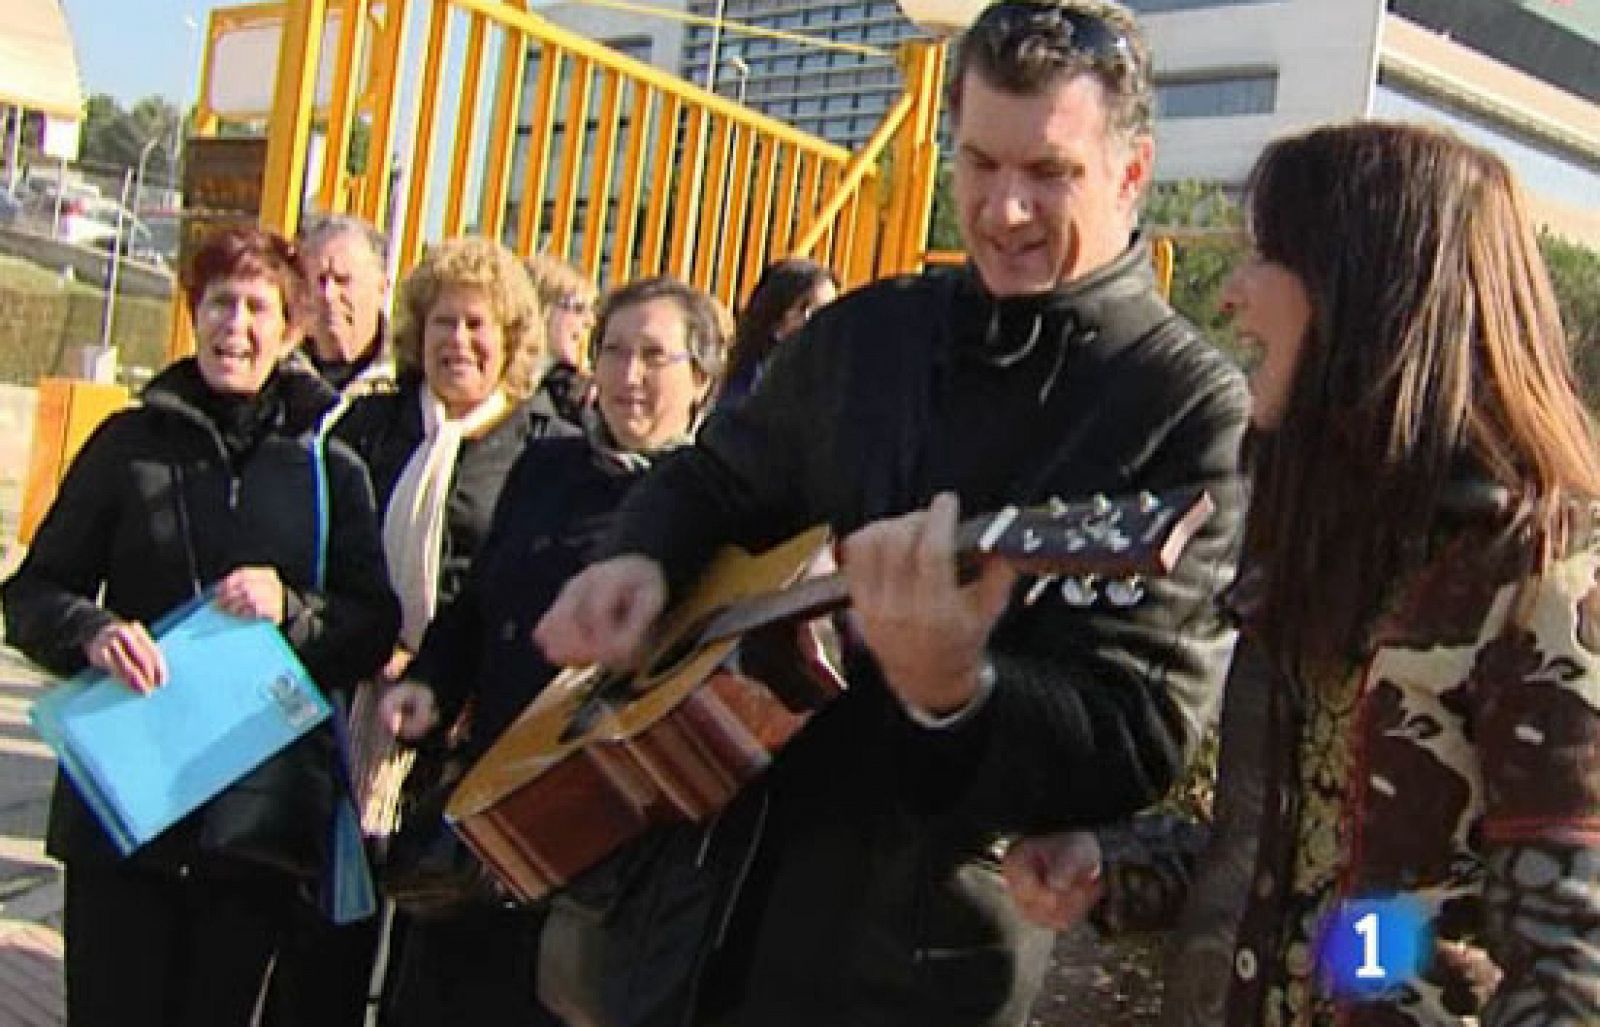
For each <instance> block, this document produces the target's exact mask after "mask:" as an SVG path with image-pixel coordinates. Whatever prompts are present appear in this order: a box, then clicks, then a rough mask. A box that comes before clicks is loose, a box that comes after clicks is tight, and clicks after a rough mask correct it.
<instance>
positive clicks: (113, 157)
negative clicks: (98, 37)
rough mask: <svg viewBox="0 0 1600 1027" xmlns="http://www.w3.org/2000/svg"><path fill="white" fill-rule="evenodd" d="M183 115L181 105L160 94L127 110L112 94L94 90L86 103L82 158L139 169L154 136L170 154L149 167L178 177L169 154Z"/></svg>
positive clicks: (117, 166) (92, 161)
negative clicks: (141, 154)
mask: <svg viewBox="0 0 1600 1027" xmlns="http://www.w3.org/2000/svg"><path fill="white" fill-rule="evenodd" d="M180 117H181V113H180V112H179V110H178V108H177V107H175V106H173V105H172V104H170V103H168V102H167V101H166V100H165V99H163V98H161V97H159V96H147V97H145V98H144V99H142V100H140V101H139V102H138V103H136V104H134V105H133V109H132V110H130V111H125V110H123V109H122V107H121V106H120V105H119V104H118V103H117V101H116V100H115V99H114V98H113V97H111V96H109V95H107V94H105V93H95V94H94V95H93V96H90V97H89V99H88V102H86V103H85V104H84V111H83V130H82V131H83V135H82V139H83V145H82V148H81V150H80V152H79V159H80V160H81V161H83V162H84V163H86V164H93V165H99V166H100V167H102V168H115V169H118V170H119V171H120V170H122V169H124V168H127V169H133V168H137V167H138V165H139V154H140V153H141V152H143V150H144V147H145V144H146V143H148V142H150V140H152V139H154V140H157V145H158V146H161V147H163V153H164V154H168V155H169V156H168V157H167V159H165V160H158V161H156V162H155V163H154V164H152V163H151V162H149V161H147V162H146V164H147V166H148V167H153V168H158V169H160V175H159V178H166V177H167V174H166V172H169V171H170V172H171V173H172V175H173V177H175V176H176V170H177V169H176V168H172V167H170V164H171V156H170V154H171V153H172V151H173V147H174V145H175V140H176V139H177V133H178V131H179V124H178V122H179V118H180Z"/></svg>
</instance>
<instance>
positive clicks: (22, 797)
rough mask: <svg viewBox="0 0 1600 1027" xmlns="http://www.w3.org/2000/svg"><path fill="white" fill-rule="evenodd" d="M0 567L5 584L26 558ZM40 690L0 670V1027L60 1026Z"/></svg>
mask: <svg viewBox="0 0 1600 1027" xmlns="http://www.w3.org/2000/svg"><path fill="white" fill-rule="evenodd" d="M7 555H8V556H9V557H10V559H7V560H4V561H0V579H3V578H4V577H6V576H7V575H9V574H10V573H11V571H12V570H13V569H14V568H13V567H12V566H11V565H12V564H14V563H15V562H16V558H18V557H20V555H21V553H20V552H19V551H18V550H17V548H16V547H12V548H11V551H10V553H9V554H7ZM38 694H39V685H38V684H37V683H35V682H34V681H32V680H30V679H28V678H26V677H24V676H23V675H19V674H15V673H11V672H9V671H7V670H6V669H5V668H4V665H3V664H0V1024H4V1025H5V1027H60V1025H61V1024H63V1023H65V1022H66V1000H65V997H64V996H63V994H62V981H61V955H62V948H61V868H60V867H59V866H57V865H56V863H55V861H54V860H52V859H50V858H49V857H48V856H46V855H45V854H44V827H45V817H46V814H47V813H48V811H49V808H50V787H51V785H52V784H53V783H54V781H55V758H54V757H53V756H52V755H51V753H50V750H49V749H47V748H46V747H45V746H44V744H43V743H42V742H40V741H39V740H38V739H37V738H36V737H34V734H33V729H32V728H31V727H29V725H28V707H29V706H31V705H32V704H33V700H34V699H35V698H36V697H37V696H38Z"/></svg>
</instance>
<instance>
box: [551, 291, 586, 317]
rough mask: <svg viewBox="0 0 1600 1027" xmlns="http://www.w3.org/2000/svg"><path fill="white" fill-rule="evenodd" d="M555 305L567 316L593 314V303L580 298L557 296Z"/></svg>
mask: <svg viewBox="0 0 1600 1027" xmlns="http://www.w3.org/2000/svg"><path fill="white" fill-rule="evenodd" d="M555 305H556V306H557V307H560V308H561V309H562V310H565V311H566V312H567V313H569V314H579V315H586V314H592V313H594V303H592V302H591V301H589V300H586V299H584V298H583V297H582V296H571V295H568V296H558V297H556V300H555Z"/></svg>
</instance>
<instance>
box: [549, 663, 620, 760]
mask: <svg viewBox="0 0 1600 1027" xmlns="http://www.w3.org/2000/svg"><path fill="white" fill-rule="evenodd" d="M627 683H628V682H627V679H626V678H623V677H619V676H617V675H616V674H601V675H599V676H597V677H596V678H595V681H594V683H593V684H592V685H591V686H590V688H589V693H588V694H587V695H585V696H584V697H583V701H582V702H580V703H578V708H577V709H576V710H574V711H573V714H572V719H570V720H568V721H567V726H566V727H565V728H564V729H563V730H562V732H561V741H562V742H563V743H567V742H571V741H574V740H576V739H577V738H580V737H581V736H583V735H586V734H588V733H589V731H590V730H591V729H592V728H593V727H594V722H595V721H596V720H597V719H599V717H600V711H601V710H602V709H604V708H605V705H606V700H607V699H609V698H610V697H612V696H613V695H615V694H616V693H617V692H619V691H623V690H625V689H626V687H627Z"/></svg>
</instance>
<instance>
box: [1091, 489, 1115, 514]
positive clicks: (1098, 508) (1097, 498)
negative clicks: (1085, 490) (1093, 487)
mask: <svg viewBox="0 0 1600 1027" xmlns="http://www.w3.org/2000/svg"><path fill="white" fill-rule="evenodd" d="M1089 509H1091V510H1093V511H1094V512H1095V513H1097V514H1101V515H1104V514H1108V513H1110V512H1111V500H1109V499H1107V498H1106V496H1105V493H1103V492H1096V493H1095V494H1094V498H1093V499H1091V500H1089Z"/></svg>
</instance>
